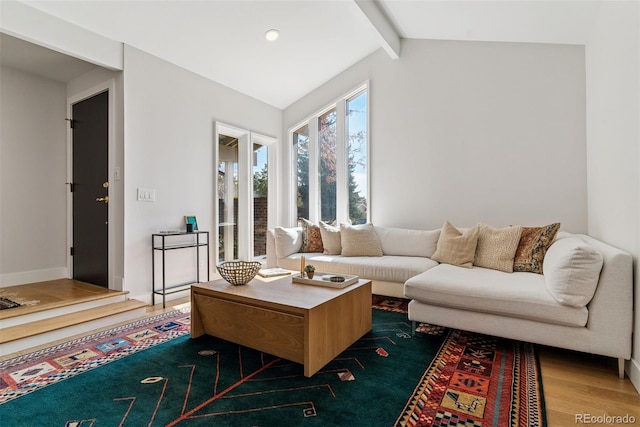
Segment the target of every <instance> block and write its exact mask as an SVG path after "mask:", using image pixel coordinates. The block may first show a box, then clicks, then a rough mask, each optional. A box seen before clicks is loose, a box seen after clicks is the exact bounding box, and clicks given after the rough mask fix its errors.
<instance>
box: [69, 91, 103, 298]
mask: <svg viewBox="0 0 640 427" xmlns="http://www.w3.org/2000/svg"><path fill="white" fill-rule="evenodd" d="M72 113H73V117H72V119H73V121H72V126H73V128H72V129H73V131H72V134H73V186H72V187H73V188H72V192H73V248H72V254H73V278H74V279H76V280H81V281H83V282H87V283H92V284H94V285H99V286H103V287H105V288H108V287H109V280H108V276H109V255H108V254H109V239H108V236H109V211H108V204H107V203H108V202H109V199H108V194H109V190H108V187H109V181H108V176H109V172H108V166H109V92H102V93H100V94H98V95H95V96H93V97H91V98H88V99H85V100H84V101H80V102H78V103H77V104H74V105H73V107H72Z"/></svg>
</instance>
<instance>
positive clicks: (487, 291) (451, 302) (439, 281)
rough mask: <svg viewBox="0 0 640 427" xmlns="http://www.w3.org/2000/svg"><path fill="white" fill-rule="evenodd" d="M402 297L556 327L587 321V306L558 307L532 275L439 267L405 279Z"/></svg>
mask: <svg viewBox="0 0 640 427" xmlns="http://www.w3.org/2000/svg"><path fill="white" fill-rule="evenodd" d="M404 294H405V296H406V297H407V298H410V299H415V300H418V301H422V302H424V303H425V304H430V305H440V306H443V307H451V308H457V309H461V310H470V311H477V312H484V313H493V314H497V315H504V316H507V317H518V318H522V319H529V320H535V321H540V322H546V323H554V324H559V325H568V326H585V325H586V323H587V318H588V310H587V309H586V307H581V308H577V307H570V306H567V305H563V304H560V303H559V302H558V301H557V300H556V299H555V298H554V297H553V296H552V295H551V293H549V291H547V287H546V286H545V279H544V277H543V276H542V275H539V274H533V273H517V272H516V273H505V272H502V271H496V270H490V269H487V268H482V267H473V268H460V267H456V266H452V265H447V264H440V265H438V266H437V267H434V268H432V269H429V270H427V271H425V272H424V273H421V274H419V275H417V276H415V277H412V278H410V279H409V280H407V281H406V282H405V285H404Z"/></svg>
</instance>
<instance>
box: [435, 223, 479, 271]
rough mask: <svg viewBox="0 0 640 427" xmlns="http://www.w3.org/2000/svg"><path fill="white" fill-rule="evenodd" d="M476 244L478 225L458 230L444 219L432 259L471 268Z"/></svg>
mask: <svg viewBox="0 0 640 427" xmlns="http://www.w3.org/2000/svg"><path fill="white" fill-rule="evenodd" d="M477 244H478V227H477V226H475V227H473V228H470V229H468V230H466V231H465V232H461V231H459V230H458V229H457V228H455V227H454V226H453V225H451V224H450V223H449V221H445V223H444V225H443V226H442V230H441V232H440V237H439V238H438V244H437V245H436V251H435V253H434V254H433V256H432V257H431V259H433V260H434V261H438V262H441V263H444V264H452V265H457V266H460V267H466V268H471V266H473V258H474V256H475V253H476V245H477Z"/></svg>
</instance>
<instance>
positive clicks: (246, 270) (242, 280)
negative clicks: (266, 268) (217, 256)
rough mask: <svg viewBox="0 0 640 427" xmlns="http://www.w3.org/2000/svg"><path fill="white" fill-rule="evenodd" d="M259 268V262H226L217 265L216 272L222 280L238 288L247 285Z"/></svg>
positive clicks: (260, 265)
mask: <svg viewBox="0 0 640 427" xmlns="http://www.w3.org/2000/svg"><path fill="white" fill-rule="evenodd" d="M261 267H262V264H261V263H259V262H249V261H227V262H223V263H222V264H219V265H218V271H219V272H220V275H221V276H222V278H223V279H224V280H226V281H227V282H229V283H231V284H232V285H236V286H238V285H245V284H247V283H249V281H250V280H251V279H253V278H254V277H255V276H256V274H257V273H258V270H260V268H261Z"/></svg>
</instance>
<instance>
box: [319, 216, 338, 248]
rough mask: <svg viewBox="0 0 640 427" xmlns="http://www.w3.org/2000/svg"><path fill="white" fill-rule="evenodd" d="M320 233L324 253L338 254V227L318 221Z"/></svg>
mask: <svg viewBox="0 0 640 427" xmlns="http://www.w3.org/2000/svg"><path fill="white" fill-rule="evenodd" d="M320 235H321V236H322V246H323V247H324V251H323V252H324V253H325V254H330V255H340V254H341V253H342V244H341V243H340V229H339V228H338V227H333V226H331V225H329V224H327V223H325V222H322V221H320Z"/></svg>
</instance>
